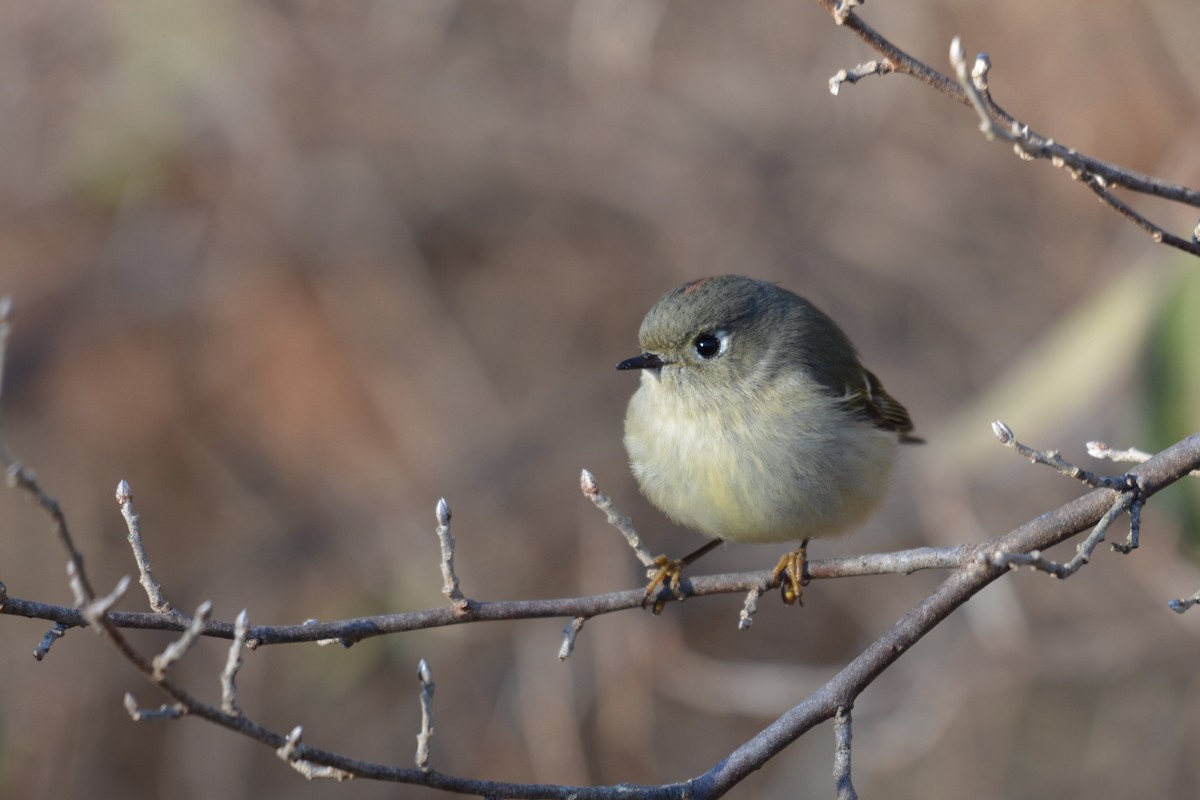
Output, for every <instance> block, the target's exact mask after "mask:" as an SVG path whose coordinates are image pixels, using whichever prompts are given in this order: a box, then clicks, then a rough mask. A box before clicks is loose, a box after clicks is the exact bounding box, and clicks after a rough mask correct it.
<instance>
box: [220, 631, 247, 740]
mask: <svg viewBox="0 0 1200 800" xmlns="http://www.w3.org/2000/svg"><path fill="white" fill-rule="evenodd" d="M249 630H250V614H249V613H247V611H246V609H244V608H243V609H242V610H241V611H240V612H238V615H237V619H235V620H234V621H233V641H232V642H231V643H230V645H229V653H228V655H226V656H225V669H223V670H221V710H222V711H224V712H225V713H226V714H229V715H230V716H234V717H240V716H241V715H242V710H241V709H240V708H238V704H237V674H238V671H239V670H240V669H241V668H242V648H243V647H245V645H246V632H247V631H249Z"/></svg>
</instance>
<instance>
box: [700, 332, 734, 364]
mask: <svg viewBox="0 0 1200 800" xmlns="http://www.w3.org/2000/svg"><path fill="white" fill-rule="evenodd" d="M727 341H729V335H728V334H726V333H725V332H724V331H717V332H716V333H702V334H700V335H699V336H697V337H696V340H695V341H694V342H692V347H694V348H696V355H698V356H700V357H701V358H703V359H705V360H706V361H707V360H708V359H710V358H716V357H717V356H719V355H721V353H724V352H725V343H726V342H727Z"/></svg>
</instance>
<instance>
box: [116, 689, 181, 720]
mask: <svg viewBox="0 0 1200 800" xmlns="http://www.w3.org/2000/svg"><path fill="white" fill-rule="evenodd" d="M125 710H126V711H128V712H129V717H130V718H131V719H132V720H133V721H134V722H155V721H157V720H160V719H179V718H180V717H182V716H184V715H185V714H187V709H186V708H184V707H183V705H182V704H181V703H172V704H171V705H167V704H166V703H163V704H162V705H161V706H159V707H158V708H153V709H146V708H139V707H138V704H137V700H135V699H134V697H133V695H131V694H130V693H129V692H126V693H125Z"/></svg>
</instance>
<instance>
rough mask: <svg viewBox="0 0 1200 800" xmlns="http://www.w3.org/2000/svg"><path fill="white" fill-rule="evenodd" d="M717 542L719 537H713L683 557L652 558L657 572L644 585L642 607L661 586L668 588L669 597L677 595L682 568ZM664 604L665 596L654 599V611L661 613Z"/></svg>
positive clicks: (718, 542) (713, 546)
mask: <svg viewBox="0 0 1200 800" xmlns="http://www.w3.org/2000/svg"><path fill="white" fill-rule="evenodd" d="M719 544H721V540H720V539H713V540H712V541H711V542H709V543H707V544H706V545H704V546H703V547H701V548H700V549H699V550H697V551H695V552H694V553H688V554H687V555H686V556H684V557H683V558H678V559H675V560H671V559H669V558H667V557H666V556H659V557H658V558H656V559H654V566H656V567H658V572H656V573H654V577H653V578H651V579H650V583H649V584H648V585H647V586H646V594H645V596H644V597H642V608H645V607H646V603H647V601H649V600H650V598H651V597H654V595H655V594H656V593H658V590H659V589H662V588H665V589H667V590H669V591H670V596H671V597H679V579H680V577H681V576H682V575H683V568H684V567H686V566H687V565H688V564H691V563H692V562H693V561H695V560H697V559H698V558H700V556H702V555H704V554H705V553H707V552H708V551H709V550H712V549H714V548H715V547H717V545H719ZM680 599H682V598H680ZM666 605H667V598H666V597H659V598H658V599H656V600H655V601H654V613H655V614H661V613H662V610H663V608H665V607H666Z"/></svg>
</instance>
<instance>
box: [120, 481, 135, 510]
mask: <svg viewBox="0 0 1200 800" xmlns="http://www.w3.org/2000/svg"><path fill="white" fill-rule="evenodd" d="M132 499H133V490H132V489H130V488H129V481H127V480H124V479H122V480H121V482H120V483H118V484H117V502H118V503H120V504H121V505H125V504H126V503H128V502H129V501H130V500H132Z"/></svg>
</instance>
